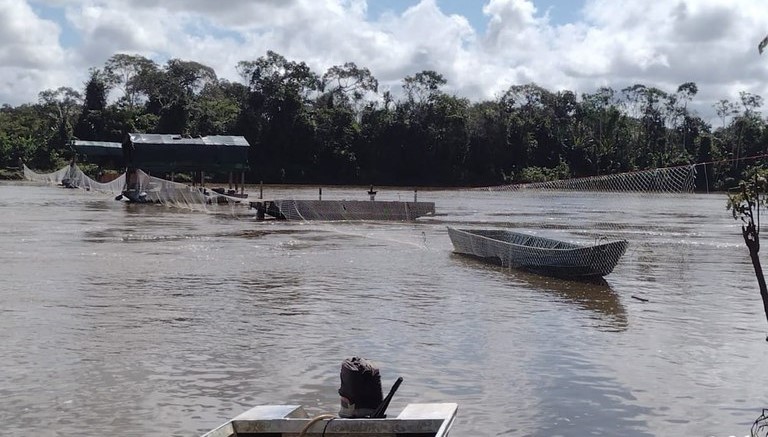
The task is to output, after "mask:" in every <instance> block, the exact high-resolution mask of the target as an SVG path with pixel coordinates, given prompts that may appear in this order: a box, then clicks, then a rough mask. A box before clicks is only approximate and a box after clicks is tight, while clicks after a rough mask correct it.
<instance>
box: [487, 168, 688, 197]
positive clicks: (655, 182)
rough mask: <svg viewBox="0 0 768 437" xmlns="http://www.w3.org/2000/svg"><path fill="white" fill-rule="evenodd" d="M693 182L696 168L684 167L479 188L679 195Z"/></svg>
mask: <svg viewBox="0 0 768 437" xmlns="http://www.w3.org/2000/svg"><path fill="white" fill-rule="evenodd" d="M695 182H696V166H695V165H686V166H680V167H669V168H657V169H651V170H643V171H636V172H629V173H620V174H613V175H605V176H590V177H585V178H575V179H565V180H559V181H548V182H533V183H527V184H515V185H501V186H496V187H485V188H479V189H481V190H488V191H518V190H550V191H607V192H621V193H625V192H631V193H655V194H664V193H671V194H679V193H692V192H693V189H694V186H695Z"/></svg>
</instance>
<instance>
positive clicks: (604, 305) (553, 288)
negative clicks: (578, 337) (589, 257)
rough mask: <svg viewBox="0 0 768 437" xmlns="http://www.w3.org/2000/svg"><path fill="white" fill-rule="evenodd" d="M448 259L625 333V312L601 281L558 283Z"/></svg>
mask: <svg viewBox="0 0 768 437" xmlns="http://www.w3.org/2000/svg"><path fill="white" fill-rule="evenodd" d="M451 258H452V259H454V260H456V261H458V262H461V263H463V264H464V265H466V266H467V267H468V268H475V269H477V268H481V267H484V268H485V269H486V270H489V269H492V270H493V271H495V272H498V273H499V274H501V275H503V276H504V280H506V281H509V282H513V283H517V284H518V285H521V286H522V287H524V288H526V289H530V290H536V291H539V292H542V293H545V294H547V295H550V296H554V297H556V298H557V300H559V301H563V302H568V303H569V304H572V305H574V306H575V307H576V308H579V309H581V310H585V311H589V312H591V313H592V314H593V315H594V317H596V318H597V319H598V320H600V322H602V325H601V326H603V327H604V328H606V329H608V330H611V331H624V330H626V329H627V326H628V324H629V322H628V320H627V313H626V309H625V308H624V305H622V303H621V299H620V298H619V295H618V293H616V291H615V290H614V289H613V288H612V287H611V285H610V284H609V283H608V281H606V280H605V279H604V278H599V279H594V280H588V281H580V280H569V279H560V278H553V277H549V276H543V275H538V274H535V273H529V272H526V271H522V270H515V269H510V268H506V267H501V266H497V265H493V264H490V263H488V262H486V261H483V260H480V259H477V258H474V257H471V256H466V255H462V254H457V253H452V254H451Z"/></svg>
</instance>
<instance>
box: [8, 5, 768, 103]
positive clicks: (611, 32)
mask: <svg viewBox="0 0 768 437" xmlns="http://www.w3.org/2000/svg"><path fill="white" fill-rule="evenodd" d="M371 1H374V0H368V1H367V2H366V1H365V0H289V1H286V0H229V1H227V2H226V5H224V4H222V2H220V1H209V0H164V1H162V2H157V1H155V0H0V43H2V44H0V60H2V61H3V62H2V67H0V71H2V73H3V76H2V78H3V79H2V80H0V102H8V103H11V104H19V103H23V102H27V101H30V99H31V100H34V96H36V94H37V92H39V91H41V90H42V89H45V88H50V87H57V86H60V85H69V86H76V87H81V86H82V82H83V81H84V80H85V78H86V75H87V71H88V68H90V67H101V66H102V65H103V63H104V61H106V59H107V58H108V57H109V56H111V55H113V54H115V53H138V54H142V55H145V56H149V57H152V58H154V59H156V60H157V61H158V62H161V63H162V62H164V61H165V59H168V58H171V57H176V58H181V59H186V60H194V61H198V62H201V63H203V64H207V65H209V66H211V67H213V68H214V69H215V70H216V72H217V73H218V74H219V76H220V77H223V78H226V79H229V80H239V78H238V77H237V74H236V72H235V65H236V64H237V62H238V61H240V60H253V59H256V58H258V57H259V56H263V55H264V54H265V53H266V51H267V50H274V51H276V52H278V53H280V54H282V55H284V56H286V57H287V58H289V59H291V60H295V61H305V62H307V64H309V65H310V66H311V67H312V68H313V69H314V70H315V71H316V72H317V73H318V74H323V73H324V72H325V70H326V69H327V68H329V67H331V66H333V65H338V64H343V63H344V62H350V61H351V62H355V63H357V64H358V66H361V67H367V68H369V69H370V70H371V72H372V73H373V75H374V76H375V77H376V78H377V79H378V80H379V82H380V83H381V84H382V88H383V89H387V88H392V89H394V90H396V89H397V88H398V86H399V84H400V83H401V81H402V79H403V77H405V76H407V75H412V74H414V73H416V72H418V71H421V70H424V69H432V70H435V71H437V72H439V73H441V74H443V76H444V77H446V78H447V79H448V81H449V83H448V86H447V89H448V90H449V91H452V92H455V93H457V94H459V95H461V96H464V97H468V98H470V99H472V100H480V99H486V98H493V97H495V96H497V95H498V94H499V93H500V92H502V91H504V90H505V89H506V88H507V87H509V86H510V85H513V84H522V83H527V82H536V83H538V84H539V85H541V86H544V87H546V88H548V89H551V90H560V89H570V90H573V91H575V92H577V93H583V92H593V91H594V90H596V89H597V88H598V87H600V86H612V87H613V88H614V89H616V90H617V91H618V90H620V89H622V88H624V87H627V86H630V85H633V84H635V83H642V84H645V85H648V86H656V87H659V88H661V89H663V90H666V91H670V92H672V91H675V89H676V88H677V86H678V85H679V84H681V83H684V82H688V81H693V82H696V83H697V84H698V86H699V90H700V91H699V96H698V97H697V98H696V101H697V102H699V106H698V107H699V108H700V109H702V111H704V110H706V108H707V107H708V106H709V105H710V104H711V102H714V101H715V100H717V99H720V98H730V99H736V98H737V93H738V91H740V90H745V91H749V92H752V93H755V94H761V95H768V93H766V91H768V87H767V86H766V83H768V82H766V81H765V78H766V77H767V76H768V68H767V67H766V62H768V59H765V58H766V57H765V56H763V57H761V56H759V55H758V54H757V47H756V46H757V43H758V42H759V41H760V39H762V37H763V36H764V35H765V33H766V32H768V26H766V25H765V23H766V22H768V8H765V7H764V4H763V2H762V0H741V1H739V2H738V3H737V2H732V1H731V0H677V1H668V2H638V1H635V0H584V3H583V7H582V9H581V13H580V15H579V17H580V18H579V21H578V22H573V23H554V22H552V21H551V19H550V17H549V16H548V14H547V11H546V10H543V9H541V8H537V6H536V2H535V1H532V0H487V1H485V2H484V4H481V3H479V2H466V7H467V8H482V11H483V13H484V14H485V15H484V16H485V17H486V19H487V23H486V24H487V26H485V27H484V28H482V29H481V30H478V29H477V28H473V27H472V25H471V24H470V22H469V21H468V20H467V19H466V18H465V17H464V16H462V15H457V14H447V13H445V12H444V11H443V10H441V8H440V1H439V0H421V1H417V0H414V2H413V5H412V6H411V7H409V8H407V9H406V10H404V11H402V12H401V13H389V14H386V15H384V16H381V17H374V18H369V17H368V15H367V10H368V3H369V2H371ZM376 1H378V0H376ZM30 2H34V3H32V4H33V6H34V5H35V4H37V5H43V4H44V5H46V6H47V7H49V8H64V9H65V10H66V19H67V22H62V23H55V22H53V21H48V20H44V19H42V18H41V17H40V16H38V15H37V14H36V13H35V8H33V7H31V6H30ZM469 15H470V14H467V16H469ZM478 27H479V26H478ZM62 32H75V33H76V34H75V35H74V36H73V37H74V38H71V39H73V40H75V41H80V43H79V44H75V45H74V46H67V47H66V48H64V47H62V44H61V43H60V42H59V36H60V35H62Z"/></svg>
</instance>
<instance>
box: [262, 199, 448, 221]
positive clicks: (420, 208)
mask: <svg viewBox="0 0 768 437" xmlns="http://www.w3.org/2000/svg"><path fill="white" fill-rule="evenodd" d="M249 205H250V207H251V208H254V209H256V216H257V217H258V218H259V219H264V218H266V216H270V217H273V218H275V219H278V220H329V221H331V220H332V221H339V220H390V221H410V220H415V219H417V218H419V217H423V216H426V215H433V214H434V213H435V203H434V202H398V201H378V200H270V201H261V202H250V203H249Z"/></svg>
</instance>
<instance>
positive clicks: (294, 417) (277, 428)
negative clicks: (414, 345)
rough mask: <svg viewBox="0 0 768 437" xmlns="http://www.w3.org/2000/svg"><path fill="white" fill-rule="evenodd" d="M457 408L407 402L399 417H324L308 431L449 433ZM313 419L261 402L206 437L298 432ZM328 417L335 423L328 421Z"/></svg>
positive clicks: (294, 407)
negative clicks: (261, 403)
mask: <svg viewBox="0 0 768 437" xmlns="http://www.w3.org/2000/svg"><path fill="white" fill-rule="evenodd" d="M457 410H458V404H455V403H424V404H408V405H407V406H406V407H405V408H404V409H403V411H402V412H401V413H400V414H399V415H398V416H397V417H392V418H383V419H344V418H337V417H334V418H333V419H329V418H325V419H322V420H319V421H317V422H316V423H314V424H312V426H311V427H310V428H309V429H308V430H307V434H306V435H307V436H314V435H320V434H321V433H323V432H324V433H325V434H324V435H326V436H329V437H332V436H335V435H351V434H354V435H358V436H366V435H370V436H377V437H384V436H395V435H407V434H416V435H431V436H435V437H446V436H447V435H448V432H449V431H450V429H451V427H452V426H453V423H454V420H455V418H456V412H457ZM312 419H313V418H311V417H309V415H308V414H307V413H306V411H305V410H304V408H303V407H302V406H300V405H261V406H256V407H253V408H251V409H250V410H248V411H246V412H244V413H243V414H240V415H238V416H237V417H235V418H234V419H231V420H229V421H227V422H226V423H224V424H223V425H221V426H219V427H217V428H215V429H213V430H212V431H210V432H208V433H206V434H204V435H203V437H237V436H238V435H247V436H258V435H265V436H266V435H270V436H274V435H290V436H295V435H298V434H299V432H301V430H302V429H303V428H304V427H305V426H306V425H307V424H308V423H309V422H310V421H312ZM329 420H331V421H332V423H328V422H329ZM326 425H328V427H327V428H326Z"/></svg>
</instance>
